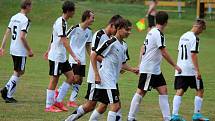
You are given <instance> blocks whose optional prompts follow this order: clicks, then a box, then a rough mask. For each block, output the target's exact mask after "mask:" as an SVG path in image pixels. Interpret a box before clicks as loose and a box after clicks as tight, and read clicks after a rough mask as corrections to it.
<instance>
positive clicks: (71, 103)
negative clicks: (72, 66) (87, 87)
mask: <svg viewBox="0 0 215 121" xmlns="http://www.w3.org/2000/svg"><path fill="white" fill-rule="evenodd" d="M74 78H75V82H76V83H75V84H73V88H72V93H71V95H70V98H69V101H68V102H67V106H69V107H78V104H77V103H76V102H75V101H76V99H77V97H78V92H79V88H80V86H81V84H82V82H83V77H81V76H80V75H75V76H74Z"/></svg>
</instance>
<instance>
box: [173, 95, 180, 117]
mask: <svg viewBox="0 0 215 121" xmlns="http://www.w3.org/2000/svg"><path fill="white" fill-rule="evenodd" d="M181 99H182V97H181V96H177V95H175V96H174V99H173V107H172V108H173V109H172V114H173V115H178V110H179V108H180V105H181Z"/></svg>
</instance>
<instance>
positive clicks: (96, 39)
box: [92, 31, 104, 51]
mask: <svg viewBox="0 0 215 121" xmlns="http://www.w3.org/2000/svg"><path fill="white" fill-rule="evenodd" d="M103 34H104V32H103V31H98V32H97V33H95V34H94V35H93V38H92V51H96V49H97V48H98V46H99V42H100V40H101V38H102V35H103Z"/></svg>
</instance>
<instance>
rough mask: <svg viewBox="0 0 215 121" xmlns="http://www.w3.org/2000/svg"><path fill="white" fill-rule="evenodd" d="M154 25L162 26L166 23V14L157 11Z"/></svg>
mask: <svg viewBox="0 0 215 121" xmlns="http://www.w3.org/2000/svg"><path fill="white" fill-rule="evenodd" d="M155 18H156V24H160V25H164V24H165V23H167V21H168V18H169V16H168V14H167V13H166V12H165V11H159V12H157V14H156V17H155Z"/></svg>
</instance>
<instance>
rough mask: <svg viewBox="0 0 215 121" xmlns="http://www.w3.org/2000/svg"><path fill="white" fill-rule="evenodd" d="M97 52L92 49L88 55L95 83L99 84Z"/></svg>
mask: <svg viewBox="0 0 215 121" xmlns="http://www.w3.org/2000/svg"><path fill="white" fill-rule="evenodd" d="M97 56H98V55H97V53H96V52H95V51H92V53H91V55H90V60H91V63H92V67H93V71H94V73H95V83H96V84H99V83H101V78H100V75H99V72H98V68H97Z"/></svg>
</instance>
